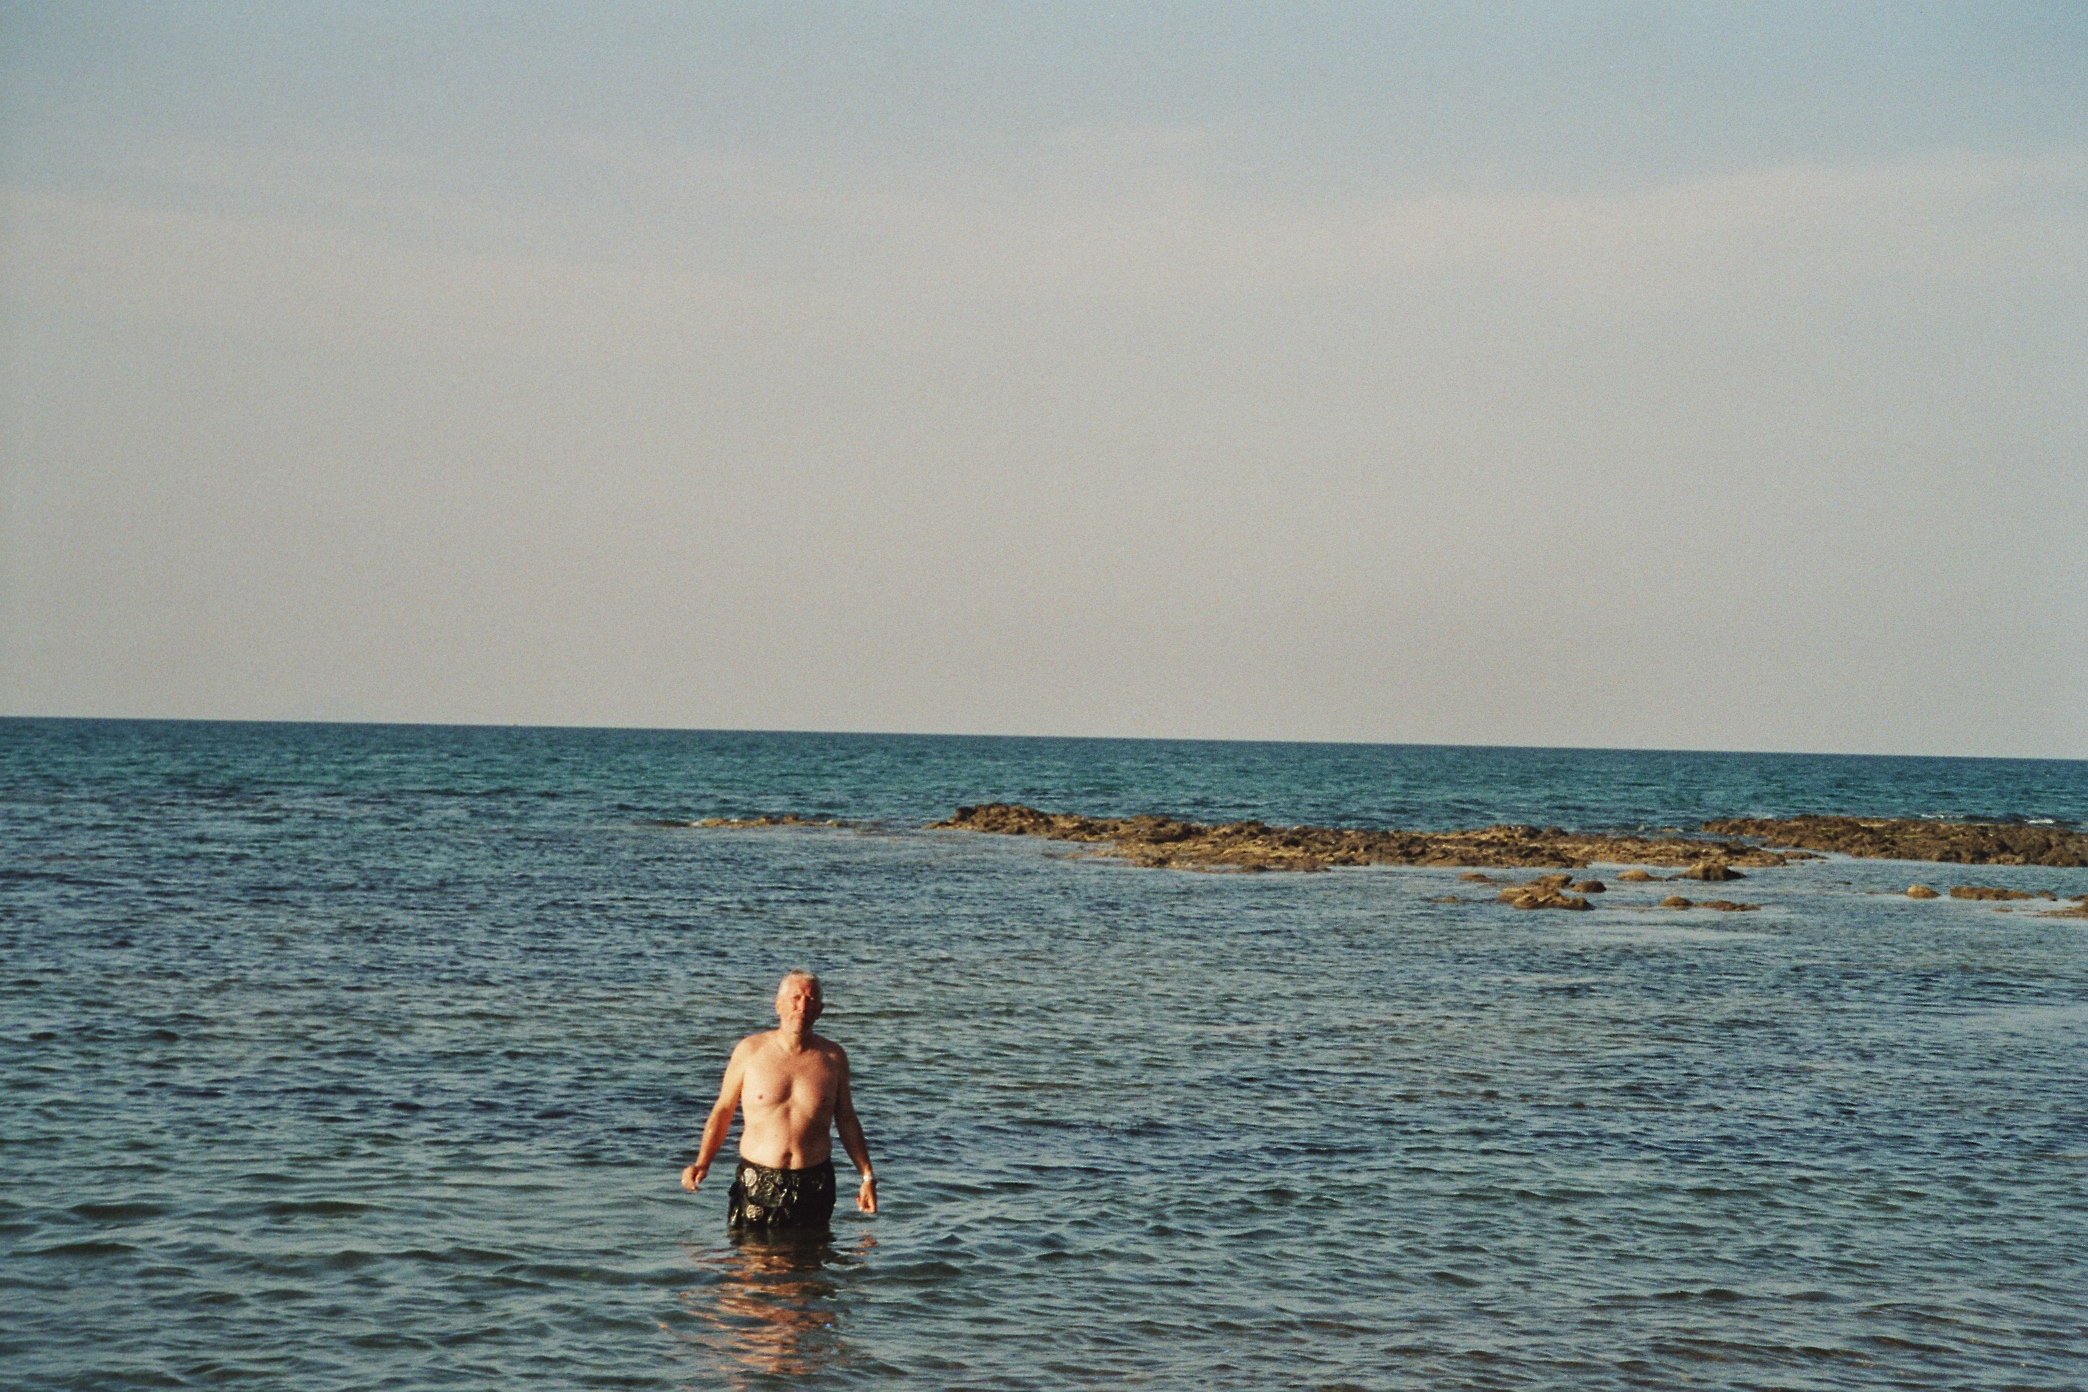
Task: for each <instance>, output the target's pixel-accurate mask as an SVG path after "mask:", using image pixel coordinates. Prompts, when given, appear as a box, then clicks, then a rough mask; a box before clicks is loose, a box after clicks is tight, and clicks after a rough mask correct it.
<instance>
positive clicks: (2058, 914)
mask: <svg viewBox="0 0 2088 1392" xmlns="http://www.w3.org/2000/svg"><path fill="white" fill-rule="evenodd" d="M2038 917H2039V918H2088V897H2084V898H2083V899H2082V900H2081V902H2080V903H2078V904H2076V905H2074V906H2073V907H2072V908H2070V909H2054V910H2052V911H2051V912H2050V913H2041V914H2039V915H2038Z"/></svg>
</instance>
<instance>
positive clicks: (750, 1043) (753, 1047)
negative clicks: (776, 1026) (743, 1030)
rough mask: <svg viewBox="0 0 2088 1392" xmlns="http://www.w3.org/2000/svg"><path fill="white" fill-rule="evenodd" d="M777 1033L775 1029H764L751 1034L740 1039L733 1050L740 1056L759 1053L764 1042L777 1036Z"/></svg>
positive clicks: (744, 1056)
mask: <svg viewBox="0 0 2088 1392" xmlns="http://www.w3.org/2000/svg"><path fill="white" fill-rule="evenodd" d="M776 1033H777V1032H776V1031H775V1030H762V1031H760V1032H759V1033H757V1034H750V1035H748V1036H747V1037H746V1038H744V1039H742V1040H740V1042H739V1043H737V1044H735V1045H733V1046H732V1052H733V1053H734V1054H735V1055H737V1056H738V1057H740V1058H746V1057H748V1056H749V1055H752V1054H756V1053H759V1052H760V1051H761V1047H762V1046H763V1045H764V1044H767V1043H768V1042H769V1041H770V1040H771V1039H774V1038H775V1037H776Z"/></svg>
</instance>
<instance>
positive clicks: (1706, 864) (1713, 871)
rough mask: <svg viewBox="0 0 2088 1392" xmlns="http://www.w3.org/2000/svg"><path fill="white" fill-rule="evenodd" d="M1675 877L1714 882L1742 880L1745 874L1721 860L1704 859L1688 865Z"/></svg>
mask: <svg viewBox="0 0 2088 1392" xmlns="http://www.w3.org/2000/svg"><path fill="white" fill-rule="evenodd" d="M1676 878H1678V879H1684V880H1706V881H1711V882H1713V883H1716V882H1718V881H1722V880H1744V879H1746V878H1747V876H1745V875H1743V874H1741V873H1740V872H1739V871H1738V870H1735V869H1734V868H1733V867H1732V866H1730V865H1728V864H1726V863H1725V862H1724V861H1722V860H1706V861H1701V862H1699V863H1698V864H1695V865H1692V866H1690V867H1689V868H1688V869H1687V870H1684V871H1683V872H1682V873H1681V874H1680V875H1679V876H1677V877H1676Z"/></svg>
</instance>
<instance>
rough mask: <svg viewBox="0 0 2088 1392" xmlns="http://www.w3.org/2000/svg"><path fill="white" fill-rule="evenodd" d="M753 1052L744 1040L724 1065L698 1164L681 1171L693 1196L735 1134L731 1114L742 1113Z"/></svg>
mask: <svg viewBox="0 0 2088 1392" xmlns="http://www.w3.org/2000/svg"><path fill="white" fill-rule="evenodd" d="M750 1052H751V1050H750V1049H749V1047H748V1044H747V1041H746V1040H744V1039H742V1040H741V1041H740V1042H739V1043H738V1044H737V1045H735V1046H734V1047H733V1050H732V1060H731V1062H729V1063H727V1064H726V1065H725V1081H724V1083H723V1084H722V1085H720V1087H719V1088H718V1100H717V1101H716V1102H714V1103H712V1104H711V1109H710V1119H709V1120H708V1121H706V1122H704V1123H703V1144H702V1145H700V1146H698V1147H697V1149H696V1163H695V1164H693V1165H691V1166H689V1167H688V1168H687V1169H685V1170H683V1171H682V1188H684V1189H686V1190H688V1191H689V1192H690V1193H692V1194H693V1193H695V1192H696V1186H697V1185H699V1184H701V1183H703V1177H704V1176H705V1175H707V1174H709V1173H710V1167H711V1161H713V1160H715V1159H717V1158H718V1151H719V1149H720V1148H721V1147H722V1146H723V1145H724V1144H725V1137H726V1134H727V1133H728V1132H730V1131H731V1130H732V1114H733V1113H734V1112H737V1111H738V1110H739V1104H740V1088H741V1086H742V1085H744V1083H745V1082H746V1077H747V1055H748V1054H749V1053H750Z"/></svg>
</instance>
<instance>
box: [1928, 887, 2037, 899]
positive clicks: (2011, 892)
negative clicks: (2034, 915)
mask: <svg viewBox="0 0 2088 1392" xmlns="http://www.w3.org/2000/svg"><path fill="white" fill-rule="evenodd" d="M1950 897H1951V898H1953V899H1985V900H2005V899H2036V898H2038V897H2040V896H2038V895H2035V894H2025V893H2024V892H2023V891H2022V890H2020V889H1996V888H1995V887H1994V886H1992V885H1952V886H1951V887H1950ZM2042 897H2044V898H2046V899H2049V898H2051V897H2052V896H2051V895H2049V894H2047V895H2044V896H2042Z"/></svg>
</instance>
